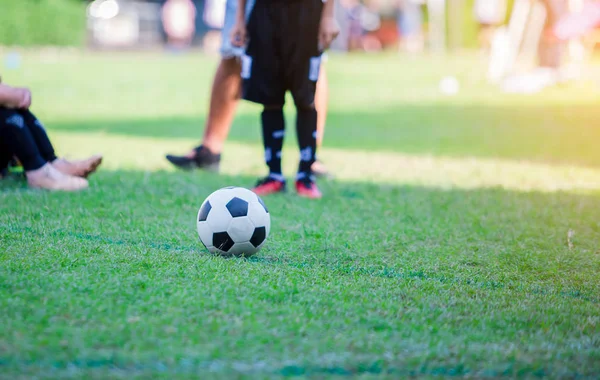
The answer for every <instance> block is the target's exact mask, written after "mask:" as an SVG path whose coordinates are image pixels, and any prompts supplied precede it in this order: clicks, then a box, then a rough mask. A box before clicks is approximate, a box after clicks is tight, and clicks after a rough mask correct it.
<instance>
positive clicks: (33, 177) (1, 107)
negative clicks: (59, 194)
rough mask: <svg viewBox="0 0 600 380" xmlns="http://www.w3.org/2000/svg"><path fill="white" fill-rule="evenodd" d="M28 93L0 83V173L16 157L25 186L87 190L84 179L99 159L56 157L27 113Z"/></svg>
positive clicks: (31, 116) (32, 117) (44, 131)
mask: <svg viewBox="0 0 600 380" xmlns="http://www.w3.org/2000/svg"><path fill="white" fill-rule="evenodd" d="M30 106H31V92H30V91H29V90H28V89H26V88H18V87H10V86H7V85H4V84H2V83H0V169H1V170H0V171H2V172H5V169H6V168H7V167H8V165H9V163H10V161H11V160H13V158H14V157H15V156H16V157H17V158H18V159H19V161H20V162H21V163H22V165H23V169H24V171H25V176H26V178H27V182H28V184H29V186H31V187H35V188H41V189H47V190H62V191H75V190H82V189H85V188H87V187H88V182H87V181H86V180H85V179H84V177H87V176H88V175H89V174H91V173H93V172H94V171H95V170H96V169H97V167H98V166H99V165H100V163H101V162H102V157H101V156H92V157H90V158H88V159H86V160H81V161H69V160H66V159H64V158H58V157H56V155H55V153H54V147H53V146H52V143H51V142H50V139H49V138H48V135H47V134H46V130H45V129H44V127H43V125H42V123H41V122H40V121H39V120H38V119H37V118H36V117H35V116H34V115H33V114H32V113H31V111H29V107H30Z"/></svg>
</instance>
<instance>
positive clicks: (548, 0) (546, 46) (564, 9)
mask: <svg viewBox="0 0 600 380" xmlns="http://www.w3.org/2000/svg"><path fill="white" fill-rule="evenodd" d="M541 2H542V4H544V7H545V8H546V23H545V25H544V32H543V33H542V37H541V39H540V44H539V48H538V57H539V61H538V64H539V66H540V67H542V68H552V69H559V68H560V66H561V63H562V57H563V55H564V51H565V48H566V44H565V42H564V41H561V40H559V39H557V38H556V37H555V35H554V26H555V25H556V24H557V23H558V21H559V20H560V19H561V18H563V17H565V16H567V15H568V14H569V7H568V4H567V0H541Z"/></svg>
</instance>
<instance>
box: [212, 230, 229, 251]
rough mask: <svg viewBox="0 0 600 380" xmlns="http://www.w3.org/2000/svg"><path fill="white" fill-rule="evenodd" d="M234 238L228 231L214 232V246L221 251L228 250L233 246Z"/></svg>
mask: <svg viewBox="0 0 600 380" xmlns="http://www.w3.org/2000/svg"><path fill="white" fill-rule="evenodd" d="M233 244H234V243H233V239H232V238H231V237H230V236H229V234H228V233H227V232H215V233H214V234H213V246H214V247H215V248H218V249H220V250H221V251H224V252H227V251H229V250H230V249H231V247H233Z"/></svg>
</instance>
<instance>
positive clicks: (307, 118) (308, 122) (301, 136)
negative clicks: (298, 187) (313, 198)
mask: <svg viewBox="0 0 600 380" xmlns="http://www.w3.org/2000/svg"><path fill="white" fill-rule="evenodd" d="M296 133H297V134H298V145H299V146H300V164H299V165H298V179H302V178H310V177H311V176H312V165H313V164H314V162H315V161H316V154H317V111H316V110H315V109H314V108H298V116H297V118H296Z"/></svg>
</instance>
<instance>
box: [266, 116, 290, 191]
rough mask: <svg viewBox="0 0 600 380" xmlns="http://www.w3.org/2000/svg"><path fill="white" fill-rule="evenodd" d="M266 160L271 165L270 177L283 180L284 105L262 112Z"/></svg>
mask: <svg viewBox="0 0 600 380" xmlns="http://www.w3.org/2000/svg"><path fill="white" fill-rule="evenodd" d="M261 119H262V130H263V144H264V146H265V162H266V163H267V166H268V167H269V177H271V178H274V179H277V180H280V181H283V175H282V173H281V150H282V148H283V138H284V136H285V119H284V118H283V107H278V108H265V109H264V110H263V112H262V114H261Z"/></svg>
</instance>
